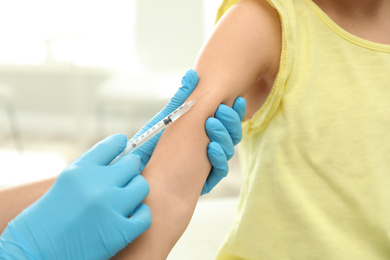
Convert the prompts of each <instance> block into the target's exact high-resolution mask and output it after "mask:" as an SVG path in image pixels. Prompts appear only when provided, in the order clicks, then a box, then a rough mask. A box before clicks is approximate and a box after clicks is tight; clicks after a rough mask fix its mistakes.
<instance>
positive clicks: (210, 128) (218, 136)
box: [206, 109, 234, 160]
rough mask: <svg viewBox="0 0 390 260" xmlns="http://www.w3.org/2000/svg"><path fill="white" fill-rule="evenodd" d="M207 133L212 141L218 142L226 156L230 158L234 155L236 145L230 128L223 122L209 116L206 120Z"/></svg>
mask: <svg viewBox="0 0 390 260" xmlns="http://www.w3.org/2000/svg"><path fill="white" fill-rule="evenodd" d="M218 110H219V109H218ZM218 110H217V111H218ZM206 133H207V136H208V137H209V138H210V140H211V141H212V142H217V143H218V144H219V145H220V146H221V147H222V149H223V151H224V153H225V154H226V158H227V159H228V160H230V158H232V157H233V155H234V145H233V141H232V139H231V137H230V135H229V133H228V130H227V129H226V128H225V126H224V125H223V124H222V122H220V121H219V120H218V119H216V118H213V117H210V118H208V119H207V121H206Z"/></svg>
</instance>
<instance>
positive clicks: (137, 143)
mask: <svg viewBox="0 0 390 260" xmlns="http://www.w3.org/2000/svg"><path fill="white" fill-rule="evenodd" d="M206 93H207V92H206ZM206 93H204V94H203V95H205V94H206ZM203 95H201V96H200V97H202V96H203ZM200 97H198V98H196V99H194V100H191V101H188V102H186V103H183V105H181V106H180V107H178V108H177V109H176V110H175V111H173V112H172V113H171V114H169V115H168V116H167V117H165V118H164V119H162V120H161V121H160V122H158V123H157V124H155V125H154V126H152V127H151V128H149V129H148V130H147V131H146V132H145V133H143V134H142V135H140V136H139V137H137V138H136V139H135V140H134V141H132V142H131V143H128V144H127V146H126V148H125V149H124V150H123V151H122V152H121V153H120V154H119V155H118V156H117V157H116V158H115V159H114V160H112V161H111V162H110V163H109V164H108V165H112V164H114V163H115V162H116V161H118V160H119V158H121V157H123V156H125V155H126V154H128V153H132V152H134V151H135V150H136V149H137V148H139V147H141V146H142V145H143V144H144V143H146V142H147V141H148V140H150V139H151V138H152V137H153V136H155V135H156V134H158V133H159V132H160V131H162V130H164V129H165V128H166V127H167V126H168V125H169V124H171V123H172V122H174V121H176V120H177V119H178V118H179V117H181V116H182V115H184V114H185V113H187V112H188V111H189V110H190V109H191V108H192V106H193V105H195V103H196V101H198V99H199V98H200Z"/></svg>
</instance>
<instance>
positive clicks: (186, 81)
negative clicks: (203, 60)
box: [168, 69, 199, 107]
mask: <svg viewBox="0 0 390 260" xmlns="http://www.w3.org/2000/svg"><path fill="white" fill-rule="evenodd" d="M198 82H199V77H198V73H196V71H195V70H193V69H191V70H188V71H187V72H186V74H185V75H184V77H183V78H182V79H181V87H180V88H179V90H178V91H177V92H176V94H175V95H174V96H173V98H172V99H171V100H170V102H169V103H168V107H169V106H170V105H174V106H176V107H178V106H180V105H181V104H183V103H184V101H186V99H187V98H188V97H189V96H190V95H191V93H192V91H194V89H195V88H196V86H197V85H198ZM171 103H172V104H171Z"/></svg>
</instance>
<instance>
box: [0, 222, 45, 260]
mask: <svg viewBox="0 0 390 260" xmlns="http://www.w3.org/2000/svg"><path fill="white" fill-rule="evenodd" d="M0 256H1V257H4V258H5V259H34V260H35V259H36V260H38V259H39V258H38V257H37V256H36V255H35V254H34V253H33V252H32V251H31V249H30V248H29V247H28V246H27V243H26V242H25V241H24V239H23V238H22V236H21V235H20V234H19V233H18V232H17V231H16V229H15V228H14V225H13V222H12V221H11V222H10V223H8V226H7V228H6V229H5V230H4V232H3V234H2V235H1V237H0Z"/></svg>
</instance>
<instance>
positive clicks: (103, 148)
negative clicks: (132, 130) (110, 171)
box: [77, 134, 127, 165]
mask: <svg viewBox="0 0 390 260" xmlns="http://www.w3.org/2000/svg"><path fill="white" fill-rule="evenodd" d="M126 142H127V138H126V136H125V135H124V134H117V135H111V136H109V137H107V138H106V139H104V140H102V141H100V142H98V143H97V144H95V145H94V146H93V147H92V148H91V149H89V150H88V151H87V152H85V153H84V154H83V155H82V156H80V157H79V158H78V159H77V162H78V163H83V162H88V163H93V164H97V165H107V164H109V163H110V162H111V161H112V160H113V159H114V158H115V157H116V156H117V155H118V154H120V153H121V152H122V151H123V150H124V149H125V148H126Z"/></svg>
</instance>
